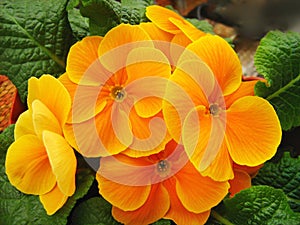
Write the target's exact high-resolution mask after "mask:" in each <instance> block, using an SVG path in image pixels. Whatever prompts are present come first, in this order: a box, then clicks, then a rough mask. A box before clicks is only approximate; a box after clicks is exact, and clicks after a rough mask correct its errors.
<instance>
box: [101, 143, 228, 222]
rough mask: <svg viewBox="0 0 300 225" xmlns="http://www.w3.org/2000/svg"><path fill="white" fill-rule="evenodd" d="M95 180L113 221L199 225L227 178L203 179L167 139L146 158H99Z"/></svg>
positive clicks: (224, 189)
mask: <svg viewBox="0 0 300 225" xmlns="http://www.w3.org/2000/svg"><path fill="white" fill-rule="evenodd" d="M96 179H97V181H98V184H99V191H100V194H101V195H102V196H103V197H104V198H105V199H106V200H108V201H109V202H110V203H111V204H112V205H113V209H112V214H113V216H114V217H115V219H116V220H118V221H120V222H122V223H124V224H136V225H143V224H145V225H146V224H150V223H153V222H155V221H157V220H159V219H161V218H167V219H171V220H173V221H175V223H176V224H178V225H184V224H204V223H205V221H206V220H207V219H208V216H209V212H210V209H211V208H212V207H214V206H215V205H217V204H218V203H219V202H220V201H221V200H222V199H223V198H224V197H225V195H226V194H227V193H228V188H229V185H228V183H227V182H217V181H213V180H212V179H211V178H209V177H203V176H202V175H201V174H200V173H199V172H198V171H197V169H196V168H195V167H194V166H193V165H192V164H191V163H190V162H189V161H188V158H187V155H186V153H185V152H184V149H183V147H182V145H177V144H176V142H175V141H173V140H171V141H170V142H169V143H168V144H167V145H166V147H165V150H164V151H162V152H160V153H159V154H154V155H150V156H148V157H140V158H130V157H128V156H125V155H122V154H119V155H115V156H110V157H104V158H102V159H101V161H100V169H99V171H98V173H97V176H96Z"/></svg>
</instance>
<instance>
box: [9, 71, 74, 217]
mask: <svg viewBox="0 0 300 225" xmlns="http://www.w3.org/2000/svg"><path fill="white" fill-rule="evenodd" d="M70 107H71V100H70V96H69V94H68V92H67V91H66V89H65V88H64V86H63V85H62V84H61V83H60V82H59V81H58V80H56V79H55V78H54V77H52V76H50V75H43V76H42V77H41V78H40V79H37V78H30V79H29V81H28V108H29V109H28V110H27V111H25V112H24V113H22V114H21V115H20V117H19V119H18V120H17V123H16V125H15V142H13V143H12V145H11V146H10V147H9V149H8V151H7V156H6V162H5V167H6V174H7V176H8V179H9V181H10V182H11V184H12V185H14V186H15V187H16V188H17V189H18V190H20V191H22V192H24V193H26V194H34V195H39V196H40V201H41V202H42V204H43V206H44V208H45V209H46V211H47V214H49V215H51V214H53V213H55V212H56V211H57V210H58V209H60V208H61V207H62V206H63V205H64V203H65V202H66V201H67V199H68V196H71V195H73V194H74V191H75V172H76V164H77V163H76V157H75V154H74V152H73V149H72V148H71V147H70V145H69V144H68V143H67V142H66V140H65V139H64V136H63V131H62V126H63V124H64V123H65V122H66V119H67V116H68V113H69V110H70Z"/></svg>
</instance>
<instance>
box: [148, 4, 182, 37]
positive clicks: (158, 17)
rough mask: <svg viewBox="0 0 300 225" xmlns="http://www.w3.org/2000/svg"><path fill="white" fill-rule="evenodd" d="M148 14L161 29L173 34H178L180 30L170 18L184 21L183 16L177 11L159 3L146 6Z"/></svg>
mask: <svg viewBox="0 0 300 225" xmlns="http://www.w3.org/2000/svg"><path fill="white" fill-rule="evenodd" d="M146 16H147V17H148V18H149V19H150V20H151V21H152V22H153V23H154V24H155V25H156V26H158V27H159V28H160V29H162V30H164V31H166V32H169V33H172V34H177V33H179V32H180V30H179V28H178V27H177V26H176V25H174V24H173V23H172V22H171V21H170V20H169V18H175V19H177V20H180V21H184V19H183V17H181V16H180V15H178V14H177V13H175V12H173V11H171V10H169V9H167V8H164V7H161V6H158V5H151V6H148V7H147V8H146Z"/></svg>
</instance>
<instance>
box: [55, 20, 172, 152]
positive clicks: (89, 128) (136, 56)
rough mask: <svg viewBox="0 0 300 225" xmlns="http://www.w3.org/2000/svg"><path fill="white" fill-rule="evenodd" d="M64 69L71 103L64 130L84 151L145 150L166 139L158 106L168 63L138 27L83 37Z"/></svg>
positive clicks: (159, 146) (156, 148) (153, 149)
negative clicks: (101, 35)
mask: <svg viewBox="0 0 300 225" xmlns="http://www.w3.org/2000/svg"><path fill="white" fill-rule="evenodd" d="M120 37H122V38H120ZM66 71H67V72H66V74H64V75H63V76H61V77H60V78H59V79H60V81H61V82H62V83H63V84H64V85H65V87H66V88H67V89H68V91H69V93H70V95H71V96H72V102H73V105H72V110H71V112H72V113H71V115H70V118H69V119H68V123H67V125H66V126H65V129H64V130H65V134H66V138H67V140H68V141H69V142H70V143H71V144H72V146H73V147H74V148H76V149H78V151H79V152H80V153H81V154H83V155H84V156H108V155H113V154H118V153H120V152H122V151H125V150H126V152H125V153H126V154H128V155H131V156H134V157H137V156H141V155H143V156H144V155H149V154H153V153H157V152H159V151H160V150H162V149H163V148H164V146H165V144H166V143H167V142H168V141H169V140H170V137H169V135H168V133H167V131H166V127H165V128H164V123H163V119H162V115H161V108H162V97H163V96H164V92H165V87H166V84H167V80H168V78H169V76H170V74H171V67H170V65H169V61H168V59H167V58H166V56H165V55H164V54H163V53H162V52H161V51H159V50H158V49H156V48H155V47H154V44H153V42H152V41H151V39H150V37H149V35H148V34H147V33H146V32H145V31H144V30H143V29H142V28H141V27H139V26H133V25H128V24H127V25H126V24H121V25H119V26H117V27H115V28H113V29H112V30H110V31H109V32H108V33H107V34H106V35H105V36H104V37H103V38H102V37H86V38H84V39H83V40H82V41H80V42H78V43H76V44H75V45H74V46H72V48H71V49H70V52H69V55H68V59H67V68H66ZM128 147H129V148H128Z"/></svg>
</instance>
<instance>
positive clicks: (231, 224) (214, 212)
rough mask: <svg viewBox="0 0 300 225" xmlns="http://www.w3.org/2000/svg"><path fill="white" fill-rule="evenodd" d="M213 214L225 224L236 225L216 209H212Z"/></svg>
mask: <svg viewBox="0 0 300 225" xmlns="http://www.w3.org/2000/svg"><path fill="white" fill-rule="evenodd" d="M210 214H211V216H212V217H214V218H215V219H216V220H218V221H219V222H221V223H222V224H224V225H234V224H233V223H231V222H230V221H229V220H227V219H225V218H224V217H223V216H221V215H220V214H219V213H217V212H216V211H215V210H211V213H210Z"/></svg>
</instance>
